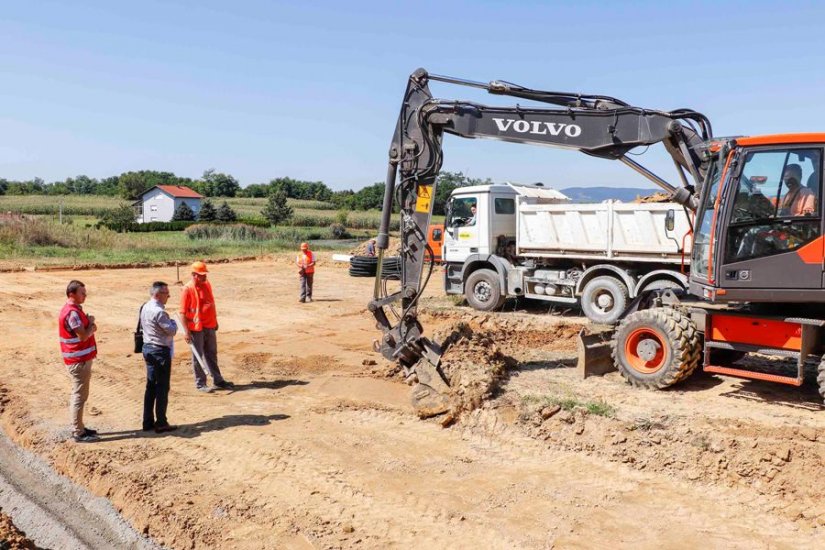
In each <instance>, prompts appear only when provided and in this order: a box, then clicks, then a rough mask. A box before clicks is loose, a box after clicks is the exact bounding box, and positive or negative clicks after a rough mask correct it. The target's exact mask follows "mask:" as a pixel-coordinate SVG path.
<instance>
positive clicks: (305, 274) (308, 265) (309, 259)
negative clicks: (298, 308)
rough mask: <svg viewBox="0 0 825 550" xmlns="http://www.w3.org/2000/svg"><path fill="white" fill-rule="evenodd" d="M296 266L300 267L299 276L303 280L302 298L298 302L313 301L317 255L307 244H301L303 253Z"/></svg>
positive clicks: (299, 256) (297, 259)
mask: <svg viewBox="0 0 825 550" xmlns="http://www.w3.org/2000/svg"><path fill="white" fill-rule="evenodd" d="M295 265H297V266H298V276H299V277H300V278H301V297H300V298H298V301H299V302H301V303H302V304H303V303H304V302H311V301H312V278H313V276H314V275H315V254H313V253H312V251H311V250H310V249H309V245H308V244H307V243H301V253H300V254H298V257H297V258H295Z"/></svg>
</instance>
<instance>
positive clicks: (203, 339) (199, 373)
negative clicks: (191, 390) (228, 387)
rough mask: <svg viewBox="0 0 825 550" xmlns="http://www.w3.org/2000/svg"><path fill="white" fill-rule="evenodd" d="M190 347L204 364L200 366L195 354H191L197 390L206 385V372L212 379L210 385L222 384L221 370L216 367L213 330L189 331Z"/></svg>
mask: <svg viewBox="0 0 825 550" xmlns="http://www.w3.org/2000/svg"><path fill="white" fill-rule="evenodd" d="M189 334H190V336H192V345H193V346H195V349H196V350H197V351H198V353H199V354H200V356H201V358H202V359H203V360H204V362H206V364H205V365H201V364H200V363H199V362H198V358H197V357H195V354H194V353H193V354H192V372H194V373H195V386H197V387H198V388H200V387H202V386H205V385H206V372H204V369H206V371H207V372H208V373H209V376H211V377H212V383H214V384H220V383H222V382H223V375H222V374H221V369H220V368H219V367H218V334H217V332H215V329H213V328H205V329H203V330H199V331H197V332H195V331H194V330H193V331H191V332H190V333H189Z"/></svg>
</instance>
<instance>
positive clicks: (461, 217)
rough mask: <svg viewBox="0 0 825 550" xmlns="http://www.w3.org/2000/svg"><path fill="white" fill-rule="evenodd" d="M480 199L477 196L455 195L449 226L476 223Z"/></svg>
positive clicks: (452, 201) (448, 221)
mask: <svg viewBox="0 0 825 550" xmlns="http://www.w3.org/2000/svg"><path fill="white" fill-rule="evenodd" d="M477 206H478V200H477V199H476V198H475V197H453V198H452V200H451V201H450V217H449V219H448V220H447V225H448V226H449V227H457V226H467V225H475V224H476V209H477Z"/></svg>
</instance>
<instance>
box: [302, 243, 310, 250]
mask: <svg viewBox="0 0 825 550" xmlns="http://www.w3.org/2000/svg"><path fill="white" fill-rule="evenodd" d="M301 250H309V245H308V244H307V243H301Z"/></svg>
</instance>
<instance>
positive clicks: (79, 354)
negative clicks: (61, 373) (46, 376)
mask: <svg viewBox="0 0 825 550" xmlns="http://www.w3.org/2000/svg"><path fill="white" fill-rule="evenodd" d="M72 311H76V312H77V314H78V315H79V316H80V322H81V323H82V324H83V328H89V325H90V324H91V323H89V318H88V317H86V314H85V313H83V310H82V309H81V308H80V306H78V305H77V304H72V303H70V302H67V303H66V305H65V306H63V309H61V310H60V317H59V318H58V330H59V332H60V353H61V354H63V362H64V363H66V364H67V365H73V364H75V363H83V362H84V361H89V360H91V359H94V358H95V357H96V356H97V344H96V343H95V337H94V335H92V336H90V337H89V339H88V340H84V341H82V342H81V341H80V337H79V336H78V335H77V333H75V331H74V330H69V326H68V324H67V321H68V319H69V314H71V312H72Z"/></svg>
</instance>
